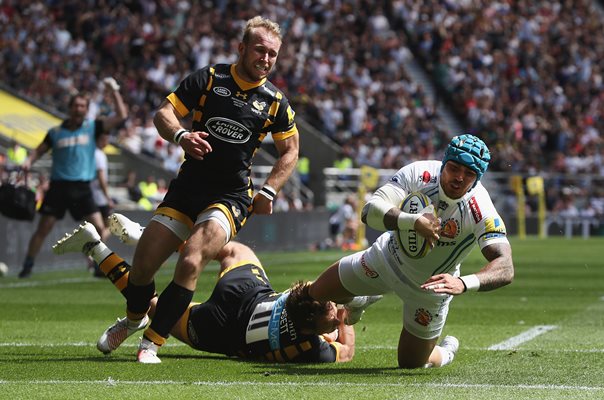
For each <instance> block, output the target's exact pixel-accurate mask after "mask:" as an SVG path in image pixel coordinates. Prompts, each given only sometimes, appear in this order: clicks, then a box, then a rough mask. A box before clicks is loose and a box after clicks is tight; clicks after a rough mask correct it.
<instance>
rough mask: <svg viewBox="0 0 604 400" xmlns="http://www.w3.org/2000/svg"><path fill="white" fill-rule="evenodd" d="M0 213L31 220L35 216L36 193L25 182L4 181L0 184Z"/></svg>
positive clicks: (9, 216) (13, 217)
mask: <svg viewBox="0 0 604 400" xmlns="http://www.w3.org/2000/svg"><path fill="white" fill-rule="evenodd" d="M0 213H2V214H3V215H5V216H6V217H8V218H12V219H18V220H23V221H33V219H34V217H35V216H36V194H35V193H34V192H33V191H31V190H30V189H29V188H28V187H27V175H26V178H25V183H16V184H13V183H10V182H4V183H3V184H2V186H0Z"/></svg>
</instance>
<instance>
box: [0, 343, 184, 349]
mask: <svg viewBox="0 0 604 400" xmlns="http://www.w3.org/2000/svg"><path fill="white" fill-rule="evenodd" d="M0 347H95V348H96V343H89V342H73V343H0ZM120 347H136V348H138V343H122V344H121V345H120ZM162 347H189V346H188V345H186V344H184V343H181V342H177V341H174V342H168V343H166V344H164V345H163V346H162Z"/></svg>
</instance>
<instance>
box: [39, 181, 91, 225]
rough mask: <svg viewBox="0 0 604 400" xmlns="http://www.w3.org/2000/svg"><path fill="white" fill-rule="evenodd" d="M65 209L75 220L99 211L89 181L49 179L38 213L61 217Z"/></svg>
mask: <svg viewBox="0 0 604 400" xmlns="http://www.w3.org/2000/svg"><path fill="white" fill-rule="evenodd" d="M67 210H69V213H70V214H71V216H72V217H73V219H75V220H76V221H81V220H82V219H84V217H87V216H88V215H90V214H94V213H95V212H98V211H99V208H98V207H97V205H96V204H95V202H94V198H93V196H92V190H91V189H90V182H89V181H76V182H72V181H50V187H49V188H48V191H47V192H46V193H45V194H44V201H43V202H42V206H41V207H40V214H42V215H52V216H53V217H55V218H57V219H63V217H64V216H65V212H66V211H67Z"/></svg>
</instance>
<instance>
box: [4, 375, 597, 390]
mask: <svg viewBox="0 0 604 400" xmlns="http://www.w3.org/2000/svg"><path fill="white" fill-rule="evenodd" d="M6 384H13V385H103V386H119V385H133V386H143V387H144V386H149V385H162V386H167V385H176V386H182V385H196V386H213V387H215V386H225V387H228V386H230V387H234V386H254V387H258V386H266V387H269V386H272V387H289V386H295V387H299V386H305V387H319V386H323V387H334V386H346V387H351V386H354V387H368V388H372V387H401V388H404V387H423V388H425V387H430V388H435V389H447V388H462V389H503V390H505V389H516V390H517V389H524V390H552V391H560V390H567V391H590V392H601V391H604V386H571V385H522V384H521V385H489V384H471V383H366V382H365V383H360V382H333V381H314V382H251V381H240V382H232V381H229V382H226V381H196V382H188V381H172V380H166V381H121V380H116V379H113V378H111V377H109V378H107V379H105V380H89V381H76V380H64V381H62V380H14V381H9V380H0V385H6Z"/></svg>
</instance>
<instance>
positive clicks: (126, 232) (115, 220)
mask: <svg viewBox="0 0 604 400" xmlns="http://www.w3.org/2000/svg"><path fill="white" fill-rule="evenodd" d="M144 230H145V228H144V227H142V226H141V225H140V224H139V223H138V222H134V221H132V220H131V219H129V218H128V217H126V216H125V215H122V214H118V213H113V214H111V215H110V216H109V231H110V232H111V234H112V235H114V236H117V237H118V238H119V239H120V241H121V242H122V243H125V244H127V245H131V246H134V245H136V244H137V243H138V241H139V239H140V238H141V235H142V234H143V231H144Z"/></svg>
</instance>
